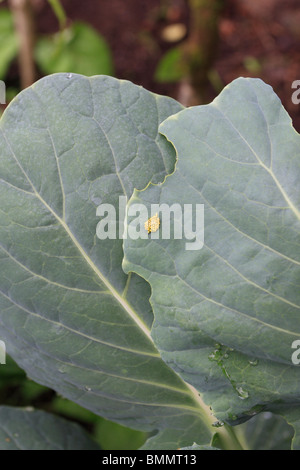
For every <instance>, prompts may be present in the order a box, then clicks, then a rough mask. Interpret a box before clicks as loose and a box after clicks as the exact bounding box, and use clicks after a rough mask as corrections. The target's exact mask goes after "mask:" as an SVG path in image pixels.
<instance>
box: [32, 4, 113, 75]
mask: <svg viewBox="0 0 300 470" xmlns="http://www.w3.org/2000/svg"><path fill="white" fill-rule="evenodd" d="M49 3H50V5H51V7H52V10H53V12H54V13H55V15H56V17H57V20H58V23H59V29H60V31H59V32H58V33H56V34H54V35H50V36H48V37H43V38H39V40H38V41H37V44H36V51H35V57H36V61H37V64H38V65H39V67H40V69H41V70H42V71H43V72H44V73H45V74H51V73H58V72H73V73H79V74H80V73H81V74H85V75H87V76H92V75H100V74H103V75H113V74H114V68H113V59H112V55H111V51H110V48H109V46H108V44H107V42H106V41H105V39H104V38H103V37H102V36H101V35H100V34H99V33H97V32H96V31H95V30H94V29H93V28H92V27H91V26H89V25H88V24H85V23H83V22H78V21H77V22H73V23H72V24H71V25H70V26H68V21H67V15H66V13H65V11H64V9H63V7H62V4H61V2H60V1H59V0H49Z"/></svg>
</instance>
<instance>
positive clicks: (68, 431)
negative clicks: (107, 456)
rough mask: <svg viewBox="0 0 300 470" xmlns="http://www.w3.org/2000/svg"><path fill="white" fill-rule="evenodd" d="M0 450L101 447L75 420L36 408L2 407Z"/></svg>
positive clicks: (0, 409) (88, 448)
mask: <svg viewBox="0 0 300 470" xmlns="http://www.w3.org/2000/svg"><path fill="white" fill-rule="evenodd" d="M0 450H100V448H99V446H98V445H97V444H96V443H95V442H94V441H92V439H90V437H89V436H88V435H87V434H86V433H85V431H83V429H81V428H80V426H78V425H77V424H75V423H71V422H69V421H66V420H65V419H62V418H59V417H57V416H52V415H50V414H48V413H45V412H44V411H35V410H29V409H22V408H12V407H8V406H1V407H0Z"/></svg>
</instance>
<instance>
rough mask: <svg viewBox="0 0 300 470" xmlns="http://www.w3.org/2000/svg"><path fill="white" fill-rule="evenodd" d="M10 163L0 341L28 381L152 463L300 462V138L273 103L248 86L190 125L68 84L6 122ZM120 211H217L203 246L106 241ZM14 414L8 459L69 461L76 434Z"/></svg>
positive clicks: (57, 84) (36, 90) (13, 111)
mask: <svg viewBox="0 0 300 470" xmlns="http://www.w3.org/2000/svg"><path fill="white" fill-rule="evenodd" d="M165 136H166V137H167V138H166V137H165ZM0 148H1V151H0V152H1V158H0V174H1V182H0V207H1V213H2V216H1V221H0V243H1V248H0V258H1V273H0V288H1V294H0V336H1V339H2V340H4V341H5V342H6V344H7V349H8V352H9V353H10V355H11V356H12V357H13V358H14V360H16V362H17V363H18V364H19V366H20V367H21V368H22V369H24V370H25V371H26V373H27V374H28V375H29V376H30V377H31V378H32V379H33V380H34V381H35V382H37V383H40V384H42V385H43V386H46V387H50V388H52V389H53V390H55V391H56V392H58V393H59V394H60V395H63V396H64V397H66V398H68V399H69V400H71V401H73V402H74V403H76V404H77V405H80V406H81V407H82V408H84V409H87V410H89V412H92V413H93V415H98V416H102V417H105V418H107V419H109V420H112V421H114V422H116V423H119V424H120V425H123V426H124V425H125V426H127V427H130V428H133V429H136V430H140V431H143V432H146V433H150V434H148V439H147V441H146V442H145V443H144V445H143V446H142V449H177V448H179V447H180V448H186V447H191V446H193V444H196V445H197V446H193V449H195V450H196V449H199V450H200V449H209V448H220V449H230V450H231V449H232V450H235V449H252V448H265V449H275V448H289V447H291V440H292V438H293V447H294V448H295V449H298V448H300V443H299V423H300V411H299V410H300V409H299V401H300V397H299V387H298V384H299V370H300V369H299V367H297V366H295V365H293V363H292V361H291V356H292V352H293V351H292V349H291V345H292V342H293V341H294V340H295V339H297V338H298V337H299V334H300V332H299V278H300V268H299V266H300V259H299V232H300V231H299V218H300V215H299V205H300V204H299V202H300V201H299V197H300V196H299V185H298V181H299V173H300V159H299V149H300V137H299V135H298V134H297V133H296V132H295V130H294V129H293V128H292V127H291V120H290V118H289V116H288V115H287V113H286V112H285V110H284V109H283V107H282V105H281V103H280V101H279V99H278V98H277V96H276V95H275V94H274V92H273V91H272V89H271V88H270V87H268V86H267V85H265V84H264V83H263V82H261V81H260V80H251V79H239V80H236V81H235V82H233V83H232V84H231V85H229V86H228V87H226V89H225V90H224V91H223V92H222V94H221V95H220V96H219V97H218V98H217V99H216V100H215V101H214V102H213V103H212V104H211V105H208V106H198V107H194V108H190V109H184V108H183V107H182V106H181V105H180V104H179V103H177V102H176V101H174V100H172V99H170V98H166V97H161V96H158V95H154V94H152V93H150V92H148V91H146V90H144V89H143V88H141V87H138V86H135V85H133V84H132V83H130V82H126V81H119V80H116V79H114V78H111V77H103V76H102V77H92V78H87V77H83V76H80V75H76V74H73V75H70V74H58V75H54V76H49V77H46V78H44V79H42V80H41V81H39V82H37V83H36V84H35V85H33V86H32V87H30V88H29V89H27V90H25V91H24V92H22V94H21V95H20V96H19V97H18V98H16V99H15V100H14V102H13V103H12V104H11V105H10V106H9V107H8V109H7V110H6V112H5V114H4V116H3V117H2V120H1V124H0ZM176 155H177V161H176ZM150 183H152V184H150ZM119 196H126V197H127V200H128V201H129V202H128V207H130V206H131V205H132V204H133V203H134V202H139V201H143V203H144V204H145V205H147V206H148V205H149V204H151V203H153V202H155V203H157V202H159V203H167V204H169V205H171V204H173V203H174V202H177V203H178V202H179V203H181V204H184V203H201V204H204V206H205V246H204V247H203V249H202V250H199V251H193V252H189V251H185V249H184V246H185V240H174V239H172V237H171V239H170V240H162V239H156V240H152V239H151V237H150V236H149V238H148V239H146V240H145V239H142V240H129V239H128V240H125V243H124V246H123V240H122V239H116V240H109V239H106V240H101V241H100V240H99V239H97V237H96V227H97V224H98V221H99V219H97V216H96V209H97V207H98V206H99V204H103V203H110V204H112V205H114V206H115V207H118V203H119ZM127 222H128V223H130V217H129V216H128V221H127ZM120 229H122V227H120ZM122 266H123V268H122ZM125 272H126V273H125ZM150 286H151V289H150ZM151 290H152V294H151ZM149 299H150V301H149ZM3 367H5V366H3ZM1 370H2V369H1ZM68 403H70V402H68ZM77 405H76V406H77ZM60 406H61V404H60V405H59V406H58V408H59V407H60ZM68 406H71V405H68ZM58 408H57V409H56V410H54V411H58ZM271 412H272V413H273V414H271ZM0 413H2V416H3V419H2V420H1V423H2V426H3V429H2V431H1V432H2V435H1V434H0V448H2V449H6V448H12V446H13V445H15V446H16V447H19V448H43V447H45V448H49V440H50V441H52V444H53V445H52V447H53V448H57V447H60V448H66V449H69V448H70V445H69V443H68V442H66V441H65V440H64V439H63V436H64V435H65V432H66V431H65V426H68V425H69V423H68V422H67V423H66V422H65V421H63V422H62V421H61V420H56V418H54V417H53V416H51V415H50V416H49V415H48V414H46V415H45V414H44V412H41V411H40V412H34V413H32V412H31V411H26V410H25V411H24V410H23V411H20V410H18V409H15V410H14V409H13V408H9V409H7V408H6V407H2V408H0ZM30 413H31V414H30ZM83 413H85V412H83ZM274 413H275V414H274ZM26 414H29V415H30V416H29V417H28V418H26V417H25V416H27V415H26ZM75 414H77V411H76V412H75ZM14 415H15V417H14ZM73 416H74V415H73V412H71V413H70V417H73ZM24 419H29V420H30V422H31V428H32V430H31V431H30V430H29V429H28V428H27V427H23V424H22V423H23V422H24ZM8 421H9V422H10V423H12V424H13V425H10V427H9V428H8V429H9V431H8V432H9V435H10V437H9V436H8V435H7V434H5V428H6V423H7V422H8ZM243 423H244V424H243ZM287 423H290V424H292V426H293V429H294V430H292V429H291V427H290V426H289V425H288V424H287ZM36 426H38V428H36ZM0 428H1V424H0ZM59 428H61V429H62V431H59ZM275 429H277V431H278V432H277V433H276V435H274V434H272V432H271V430H273V431H274V430H275ZM70 432H73V431H71V430H70ZM74 432H75V431H74ZM78 432H80V431H79V430H78V428H76V433H78ZM102 432H104V433H105V431H103V428H101V426H99V427H97V431H96V434H97V440H98V442H99V435H101V433H102ZM294 432H296V433H295V436H294ZM15 434H17V437H16V439H15V440H14V439H11V436H14V435H15ZM76 435H77V438H76V439H77V441H76V442H77V444H76V445H77V447H78V448H82V447H84V446H85V447H86V446H88V445H91V446H92V445H93V444H91V443H87V441H86V439H87V437H86V435H85V434H81V436H79V435H78V434H76ZM53 436H55V439H54V442H53ZM48 437H49V438H48ZM136 438H137V441H136V442H138V440H139V439H141V441H140V442H141V443H142V442H143V438H142V436H140V437H138V436H136ZM7 439H10V440H9V441H7ZM12 441H13V442H12ZM125 445H128V444H124V446H125ZM47 446H48V447H47ZM81 446H82V447H81Z"/></svg>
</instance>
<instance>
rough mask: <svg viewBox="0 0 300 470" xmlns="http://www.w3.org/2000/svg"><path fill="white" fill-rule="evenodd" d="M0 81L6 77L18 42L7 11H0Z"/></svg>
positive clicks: (11, 19)
mask: <svg viewBox="0 0 300 470" xmlns="http://www.w3.org/2000/svg"><path fill="white" fill-rule="evenodd" d="M0 44H1V54H0V80H3V79H4V78H5V76H6V73H7V71H8V68H9V66H10V64H11V62H12V61H13V60H14V59H15V58H16V56H17V53H18V41H17V37H16V35H15V31H14V24H13V18H12V15H11V13H10V11H9V10H7V9H5V8H3V9H1V10H0Z"/></svg>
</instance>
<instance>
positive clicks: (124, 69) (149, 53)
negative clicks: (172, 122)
mask: <svg viewBox="0 0 300 470" xmlns="http://www.w3.org/2000/svg"><path fill="white" fill-rule="evenodd" d="M34 1H35V3H36V8H37V29H38V33H41V34H43V33H49V32H54V31H57V28H58V24H57V20H56V18H55V16H54V14H53V13H52V11H51V9H50V7H49V5H48V4H47V2H46V0H34ZM62 3H63V5H64V7H65V9H66V11H67V14H68V17H69V18H70V20H78V19H80V20H82V21H86V22H89V23H90V24H91V25H92V26H93V27H94V28H95V29H97V30H98V31H99V32H100V33H101V34H102V35H103V36H104V37H105V38H106V39H107V41H108V43H109V45H110V47H111V49H112V52H113V57H114V63H115V69H116V76H117V77H118V78H125V79H128V80H131V81H133V82H134V83H137V84H140V85H143V86H144V87H145V88H147V89H149V90H151V91H154V92H157V93H161V94H166V95H169V96H173V97H174V98H176V97H177V86H176V85H174V84H159V83H157V82H155V80H154V78H153V77H154V72H155V68H156V66H157V64H158V62H159V60H160V58H161V57H162V55H163V54H164V53H165V51H166V50H168V49H169V48H170V47H173V46H174V44H170V43H167V42H166V41H164V40H163V39H162V31H163V29H164V28H165V26H166V25H169V24H172V23H178V22H179V23H184V24H185V25H186V26H187V27H188V24H189V17H188V7H187V4H188V0H84V1H83V0H62ZM225 5H226V6H225V9H224V13H223V15H222V19H221V21H220V28H219V31H220V42H219V48H218V54H217V59H216V62H215V71H216V72H217V74H218V75H219V77H220V79H221V82H222V83H223V84H224V85H226V84H228V83H229V82H231V81H232V80H233V79H235V78H237V77H239V76H253V77H259V78H262V79H263V80H264V81H265V82H267V83H268V84H270V85H271V86H273V88H274V90H275V92H276V93H277V94H278V95H279V97H280V98H281V100H282V102H283V105H284V106H285V108H286V109H287V110H288V112H289V114H290V115H291V116H292V119H293V122H294V126H295V128H296V129H297V130H298V131H300V105H295V104H293V103H292V100H291V96H292V92H293V90H292V88H291V86H292V83H293V81H294V80H300V47H299V46H300V5H299V0H285V1H284V2H283V1H282V0H251V1H249V0H248V1H247V0H225ZM218 93H219V91H218V90H216V89H213V88H212V89H211V91H210V99H213V98H214V97H215V96H216V95H217V94H218Z"/></svg>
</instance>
